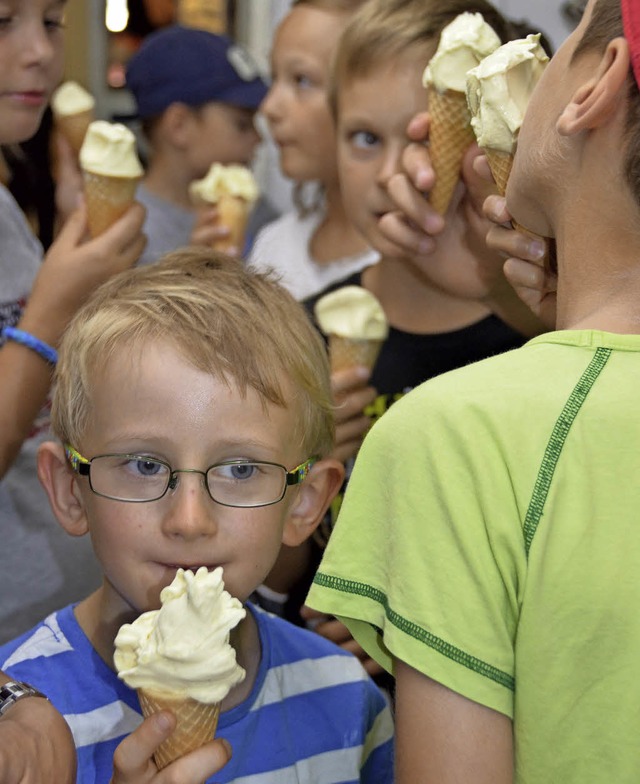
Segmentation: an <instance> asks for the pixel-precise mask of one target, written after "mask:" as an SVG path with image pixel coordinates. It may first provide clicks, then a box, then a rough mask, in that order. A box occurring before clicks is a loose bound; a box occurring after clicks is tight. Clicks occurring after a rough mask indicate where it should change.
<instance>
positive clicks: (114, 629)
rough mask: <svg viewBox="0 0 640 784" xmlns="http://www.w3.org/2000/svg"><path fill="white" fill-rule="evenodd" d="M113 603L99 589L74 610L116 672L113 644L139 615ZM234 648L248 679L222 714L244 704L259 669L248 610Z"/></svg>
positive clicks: (227, 699)
mask: <svg viewBox="0 0 640 784" xmlns="http://www.w3.org/2000/svg"><path fill="white" fill-rule="evenodd" d="M111 604H112V602H110V601H109V600H108V599H107V592H105V591H104V589H103V588H98V590H97V591H95V592H94V593H92V594H91V595H90V596H88V597H87V598H86V599H84V600H83V601H81V602H80V603H79V604H78V605H77V606H76V608H75V616H76V620H77V621H78V624H79V625H80V628H81V629H82V631H83V632H84V633H85V635H86V636H87V639H88V640H89V642H90V643H91V645H92V646H93V648H94V650H95V651H96V653H97V654H98V655H99V656H100V658H101V659H102V660H103V661H104V663H105V664H106V665H107V667H109V669H111V670H113V669H114V664H113V653H114V641H115V638H116V635H117V634H118V631H119V629H120V627H121V626H122V624H123V623H132V622H133V621H134V620H135V619H136V618H137V613H135V612H129V613H126V614H123V613H122V604H120V606H119V610H115V609H114V608H113V607H110V605H111ZM231 644H232V645H233V647H234V648H235V651H236V660H237V662H238V664H239V665H240V666H241V667H242V668H243V669H244V670H245V672H246V676H245V679H244V680H243V681H242V683H239V684H238V685H237V686H235V687H234V688H233V689H232V690H231V691H230V692H229V694H228V695H227V696H226V697H225V698H224V700H223V701H222V710H223V711H226V710H230V709H231V708H234V707H235V706H236V705H239V704H240V703H241V702H243V701H244V700H245V699H247V697H248V696H249V694H250V693H251V689H252V688H253V685H254V683H255V680H256V677H257V674H258V669H259V666H260V658H261V654H262V651H261V647H260V635H259V634H258V625H257V623H256V621H255V618H254V617H253V615H252V613H251V612H250V611H249V610H248V609H247V615H246V617H245V618H244V620H243V621H241V622H240V623H239V624H238V626H237V627H236V628H235V629H234V630H233V631H232V633H231Z"/></svg>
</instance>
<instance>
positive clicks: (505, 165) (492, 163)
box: [483, 149, 513, 196]
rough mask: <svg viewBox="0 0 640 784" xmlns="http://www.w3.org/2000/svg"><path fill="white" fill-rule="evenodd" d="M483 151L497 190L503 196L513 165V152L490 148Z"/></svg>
mask: <svg viewBox="0 0 640 784" xmlns="http://www.w3.org/2000/svg"><path fill="white" fill-rule="evenodd" d="M483 152H484V154H485V155H486V156H487V161H488V163H489V168H490V169H491V174H492V175H493V179H494V180H495V181H496V185H497V186H498V191H499V193H500V195H501V196H504V195H505V193H506V192H507V182H508V180H509V175H510V174H511V167H512V166H513V153H510V152H503V151H502V150H491V149H486V150H483Z"/></svg>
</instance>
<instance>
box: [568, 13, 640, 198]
mask: <svg viewBox="0 0 640 784" xmlns="http://www.w3.org/2000/svg"><path fill="white" fill-rule="evenodd" d="M623 36H624V28H623V24H622V11H621V8H620V0H598V1H597V2H596V4H595V6H594V7H593V13H592V15H591V19H590V20H589V24H588V26H587V28H586V30H585V31H584V34H583V36H582V38H581V39H580V41H579V43H578V45H577V46H576V48H575V50H574V52H573V55H572V61H573V60H575V59H576V58H578V57H580V56H581V55H583V54H585V53H586V52H593V51H597V52H604V50H605V49H606V47H607V45H608V44H609V42H610V41H612V40H613V39H614V38H621V37H623ZM625 141H626V149H625V151H624V163H623V168H624V173H625V178H626V180H627V184H628V185H629V188H630V189H631V193H632V194H633V197H634V199H635V200H636V203H637V204H639V205H640V90H638V85H637V83H636V80H635V77H634V75H633V71H632V70H631V68H630V69H629V75H628V77H627V120H626V124H625Z"/></svg>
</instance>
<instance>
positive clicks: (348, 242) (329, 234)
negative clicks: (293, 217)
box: [309, 182, 369, 264]
mask: <svg viewBox="0 0 640 784" xmlns="http://www.w3.org/2000/svg"><path fill="white" fill-rule="evenodd" d="M324 185H325V214H324V217H323V219H322V221H321V223H320V225H319V226H318V227H317V229H316V230H315V232H314V233H313V236H312V237H311V242H310V244H309V252H310V254H311V257H312V258H313V260H314V261H315V262H317V263H318V264H330V263H331V262H332V261H340V260H342V259H345V258H349V257H351V256H357V255H358V254H360V253H365V252H366V251H367V250H369V246H368V245H367V243H366V241H365V240H364V239H363V237H362V236H361V235H360V233H359V232H358V231H357V230H356V229H355V228H354V226H353V224H352V223H351V221H350V220H349V219H348V218H347V215H346V213H345V210H344V203H343V201H342V196H341V194H340V188H339V186H338V183H337V182H330V183H325V184H324Z"/></svg>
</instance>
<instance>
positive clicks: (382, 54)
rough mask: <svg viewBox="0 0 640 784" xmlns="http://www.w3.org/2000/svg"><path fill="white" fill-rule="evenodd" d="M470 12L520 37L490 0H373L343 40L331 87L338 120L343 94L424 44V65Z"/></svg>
mask: <svg viewBox="0 0 640 784" xmlns="http://www.w3.org/2000/svg"><path fill="white" fill-rule="evenodd" d="M464 12H469V13H481V14H482V16H483V17H484V19H485V21H486V22H487V24H489V25H491V27H493V29H494V30H495V31H496V33H497V34H498V37H499V38H500V40H501V41H502V42H503V43H504V42H506V41H508V40H509V39H510V38H511V37H513V35H514V33H513V31H512V29H511V28H510V26H509V23H508V22H507V20H506V19H505V18H504V17H503V16H502V15H501V14H500V13H499V12H498V11H497V10H496V9H495V8H494V7H493V6H492V5H491V4H490V3H488V2H486V0H367V2H366V3H365V4H364V5H363V6H362V8H361V9H360V10H359V11H357V12H356V13H355V14H354V16H353V17H352V19H351V21H350V22H349V24H348V25H347V27H346V29H345V31H344V33H343V34H342V36H341V37H340V42H339V44H338V48H337V51H336V55H335V57H334V60H333V68H332V73H331V79H330V83H329V105H330V106H331V110H332V111H333V114H334V117H335V116H337V106H338V97H339V91H340V89H341V88H343V87H344V86H345V85H347V84H348V83H349V82H350V81H351V80H353V79H356V78H363V77H366V76H368V75H369V74H370V73H371V72H372V71H373V70H375V69H377V68H378V67H379V66H380V65H384V64H387V63H390V62H392V61H394V60H396V59H398V58H400V57H402V56H403V55H404V54H406V52H407V50H409V49H411V48H413V47H415V46H421V47H422V48H423V50H424V65H425V67H426V65H427V63H428V62H429V60H430V59H431V57H432V56H433V54H434V53H435V50H436V48H437V45H438V41H439V39H440V33H441V32H442V30H443V28H444V27H446V26H447V25H448V24H449V23H450V22H452V21H453V20H454V19H455V17H456V16H458V15H459V14H462V13H464Z"/></svg>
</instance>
